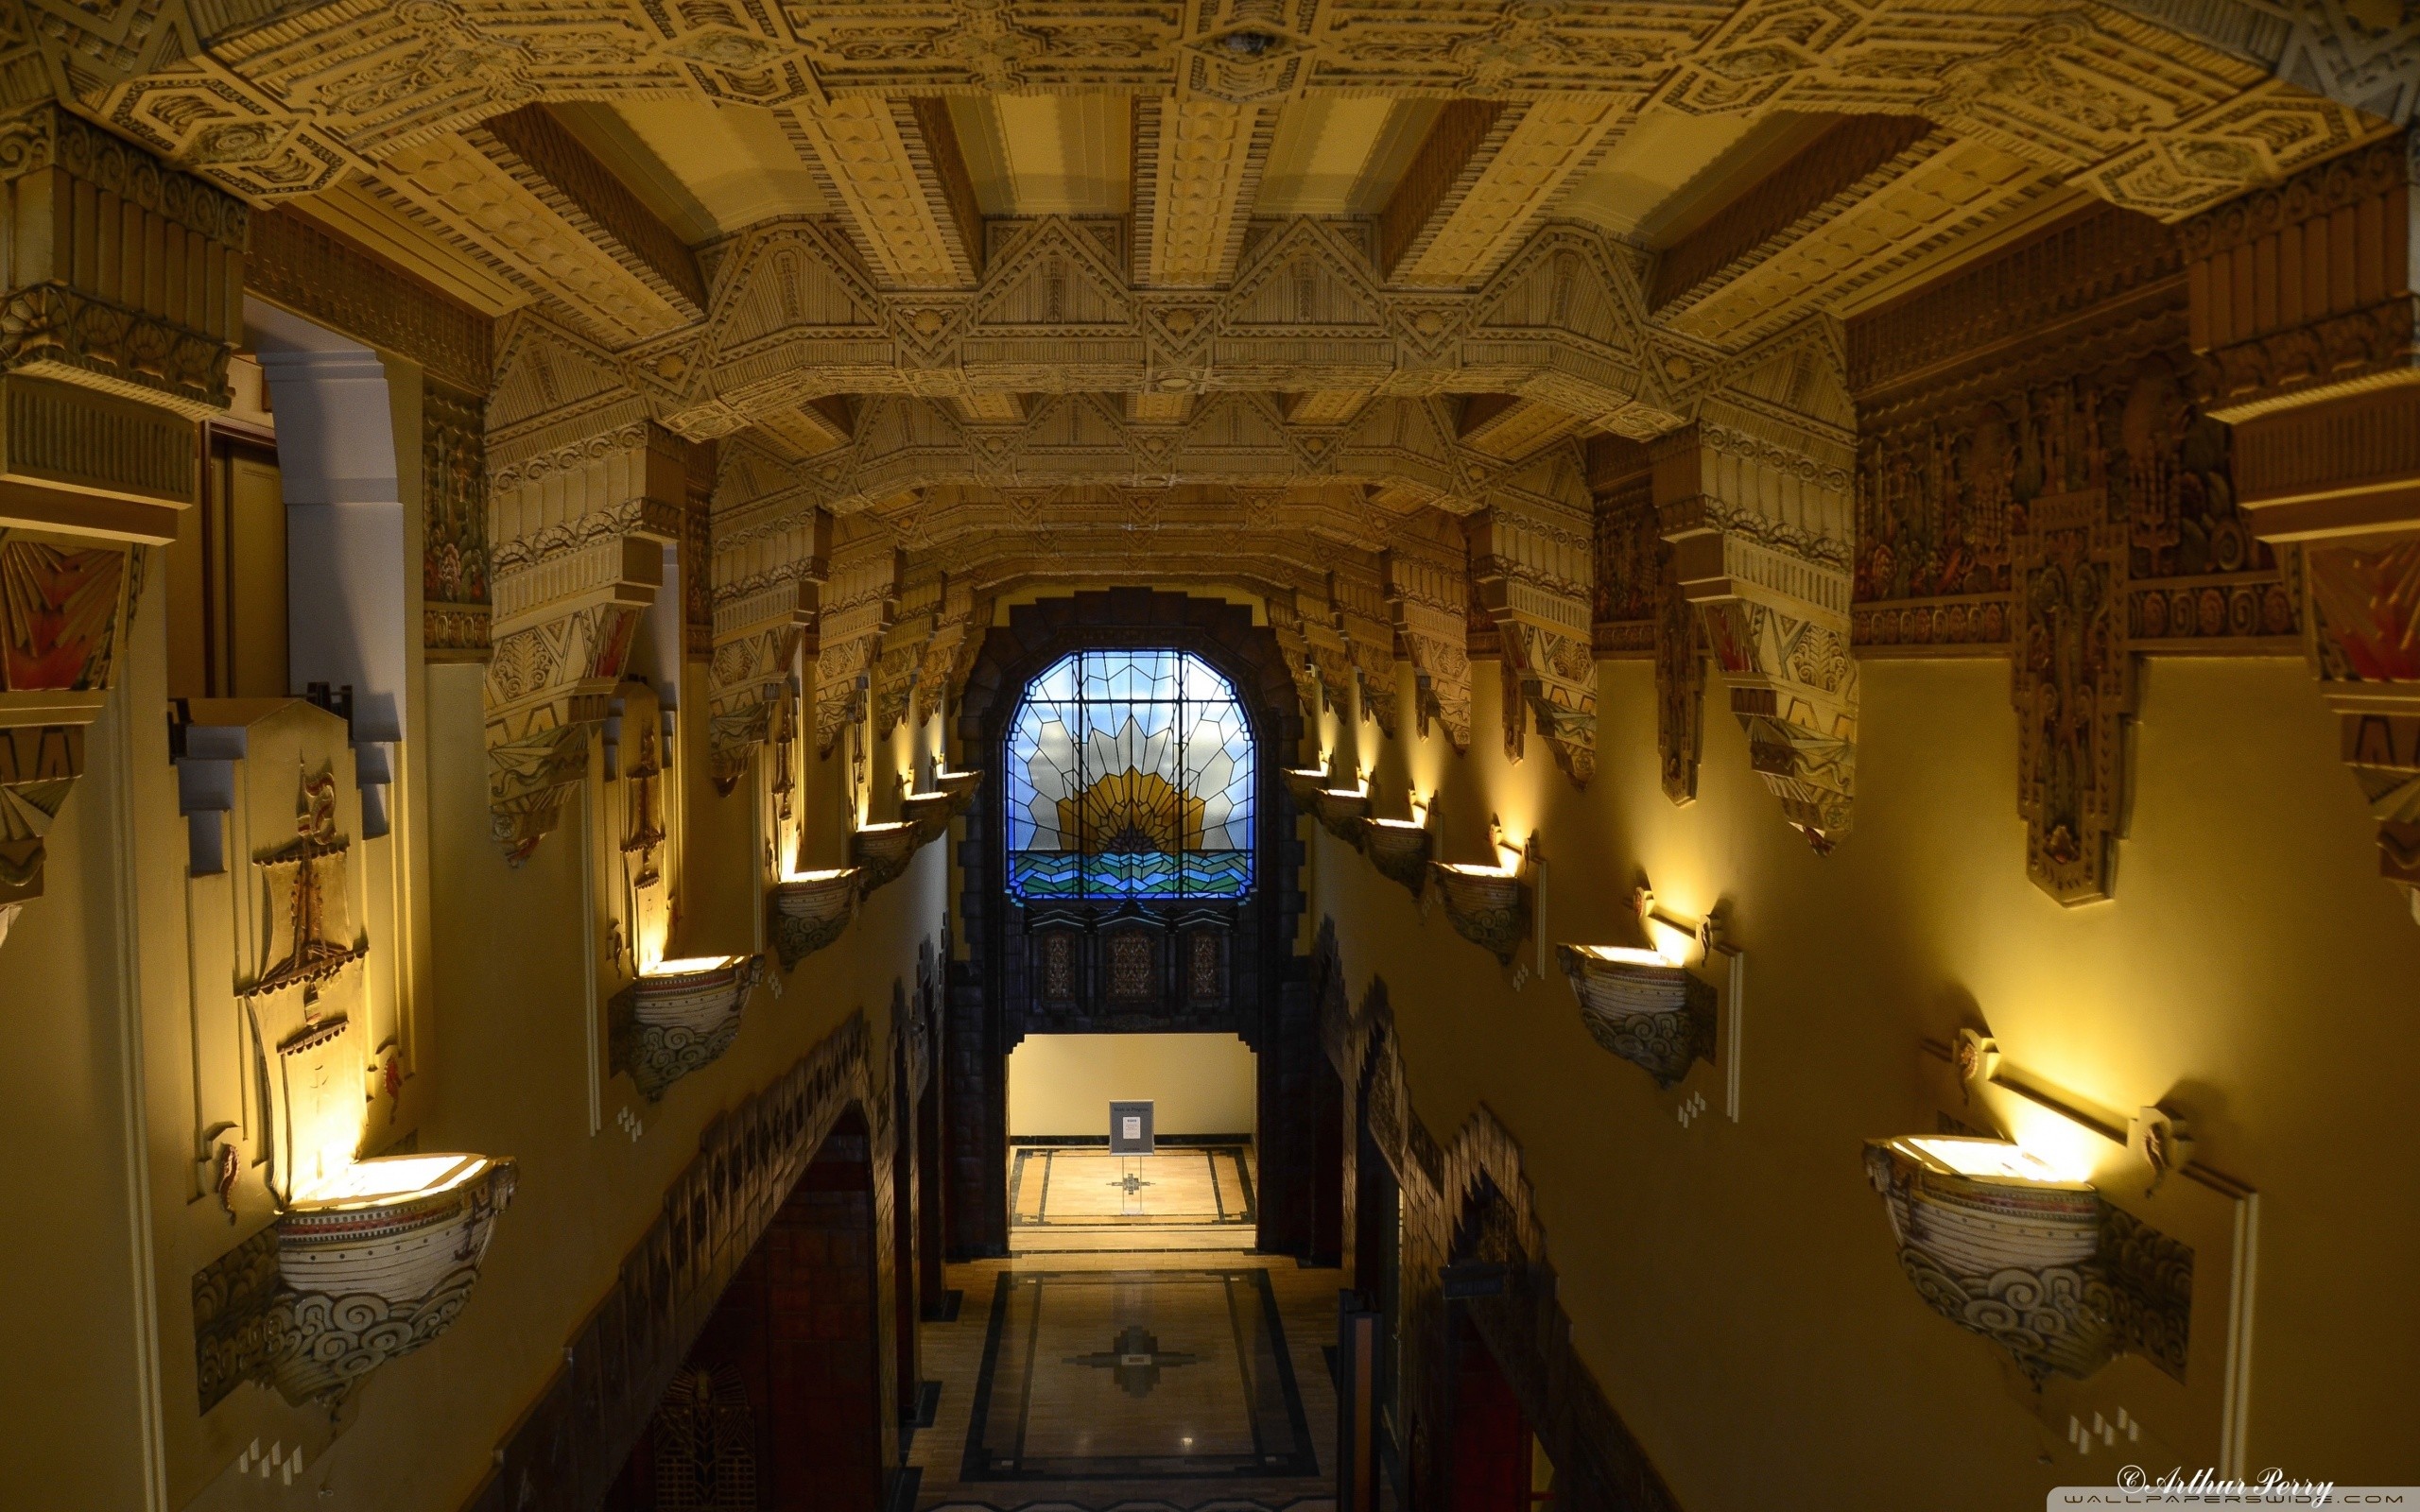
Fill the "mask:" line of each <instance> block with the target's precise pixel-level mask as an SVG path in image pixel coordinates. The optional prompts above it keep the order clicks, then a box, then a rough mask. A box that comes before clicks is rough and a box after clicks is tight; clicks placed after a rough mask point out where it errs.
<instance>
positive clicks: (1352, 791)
mask: <svg viewBox="0 0 2420 1512" xmlns="http://www.w3.org/2000/svg"><path fill="white" fill-rule="evenodd" d="M1317 809H1318V813H1319V816H1320V823H1321V824H1322V826H1324V827H1325V828H1326V830H1327V833H1330V834H1332V835H1335V836H1336V837H1337V838H1338V839H1340V840H1343V841H1346V842H1347V843H1349V844H1352V845H1355V846H1358V845H1359V844H1360V843H1361V821H1362V820H1363V819H1366V818H1368V817H1369V816H1370V784H1369V782H1368V781H1367V780H1364V781H1363V782H1361V784H1360V785H1359V786H1358V787H1323V788H1322V789H1320V792H1319V798H1318V800H1317Z"/></svg>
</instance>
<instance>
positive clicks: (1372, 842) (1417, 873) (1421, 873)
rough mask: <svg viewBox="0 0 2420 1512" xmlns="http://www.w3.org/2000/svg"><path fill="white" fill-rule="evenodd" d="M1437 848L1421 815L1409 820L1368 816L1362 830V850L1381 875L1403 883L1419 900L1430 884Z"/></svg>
mask: <svg viewBox="0 0 2420 1512" xmlns="http://www.w3.org/2000/svg"><path fill="white" fill-rule="evenodd" d="M1432 849H1433V843H1432V838H1431V836H1430V835H1429V833H1428V826H1427V825H1426V824H1425V823H1423V822H1422V821H1421V819H1420V818H1419V817H1417V816H1415V817H1412V818H1409V819H1367V820H1364V821H1363V825H1362V831H1361V851H1362V853H1363V854H1364V855H1366V856H1368V857H1369V858H1370V865H1372V866H1374V867H1375V868H1378V875H1380V876H1382V877H1385V878H1386V879H1388V880H1389V881H1391V882H1399V883H1401V884H1403V885H1404V887H1405V888H1406V889H1407V890H1408V891H1409V892H1410V894H1411V896H1412V897H1413V898H1414V899H1415V900H1417V899H1418V898H1419V897H1420V890H1421V889H1422V888H1423V887H1426V885H1428V861H1429V851H1431V850H1432Z"/></svg>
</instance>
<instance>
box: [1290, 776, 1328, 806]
mask: <svg viewBox="0 0 2420 1512" xmlns="http://www.w3.org/2000/svg"><path fill="white" fill-rule="evenodd" d="M1283 775H1284V776H1285V779H1286V794H1287V796H1288V798H1291V799H1293V800H1294V807H1295V808H1296V809H1297V810H1299V811H1300V812H1302V813H1305V814H1312V813H1316V812H1317V811H1318V808H1319V801H1320V794H1321V792H1322V790H1324V789H1325V788H1326V786H1327V784H1328V776H1327V768H1326V767H1324V766H1288V767H1287V768H1286V770H1285V772H1284V774H1283Z"/></svg>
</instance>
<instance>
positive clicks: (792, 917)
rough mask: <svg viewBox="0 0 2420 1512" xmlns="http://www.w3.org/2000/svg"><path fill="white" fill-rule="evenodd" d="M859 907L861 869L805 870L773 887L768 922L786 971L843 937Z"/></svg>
mask: <svg viewBox="0 0 2420 1512" xmlns="http://www.w3.org/2000/svg"><path fill="white" fill-rule="evenodd" d="M856 905H857V868H855V867H838V868H833V869H831V870H828V871H801V872H795V873H793V874H791V875H789V876H787V877H784V878H783V879H782V880H781V881H779V882H777V883H775V884H773V892H772V898H771V908H770V910H769V919H768V920H767V922H768V923H769V926H770V927H769V931H768V933H769V934H770V935H771V936H772V937H773V951H774V953H775V954H777V955H779V956H780V957H781V961H782V970H783V971H789V970H791V969H792V968H794V967H796V966H797V965H798V963H799V962H800V961H802V960H804V959H805V958H806V957H807V956H809V955H812V954H815V953H816V952H817V951H820V950H821V949H822V948H823V947H824V946H826V945H829V944H831V943H832V942H833V941H834V940H836V939H838V938H839V937H840V935H841V932H842V931H844V930H846V929H847V928H848V927H849V919H850V917H851V916H852V915H853V914H855V913H856Z"/></svg>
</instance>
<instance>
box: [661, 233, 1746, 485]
mask: <svg viewBox="0 0 2420 1512" xmlns="http://www.w3.org/2000/svg"><path fill="white" fill-rule="evenodd" d="M1666 346H1667V338H1665V337H1663V336H1662V335H1659V334H1658V333H1656V332H1655V331H1654V330H1652V329H1651V327H1650V326H1649V325H1648V324H1647V322H1646V318H1645V315H1644V299H1643V291H1642V287H1641V283H1640V264H1639V260H1638V258H1637V257H1636V255H1635V254H1634V252H1632V251H1630V250H1629V249H1626V248H1624V247H1622V246H1621V245H1619V244H1617V243H1616V242H1614V241H1613V240H1612V239H1611V238H1609V237H1607V236H1606V235H1605V234H1604V233H1602V232H1596V231H1591V230H1587V229H1584V228H1581V227H1577V226H1549V227H1547V228H1546V229H1545V230H1543V231H1540V232H1537V233H1535V234H1534V235H1532V236H1531V237H1530V239H1529V241H1528V242H1527V243H1526V244H1525V245H1523V246H1522V247H1521V249H1519V251H1518V252H1517V254H1516V255H1515V256H1514V257H1513V259H1512V260H1511V261H1509V262H1508V263H1506V264H1505V265H1504V266H1502V267H1500V268H1499V269H1498V270H1497V271H1496V273H1495V275H1494V276H1493V277H1492V278H1490V279H1489V280H1488V281H1487V282H1486V283H1484V284H1483V285H1482V286H1481V287H1480V288H1478V290H1476V291H1471V292H1464V291H1459V290H1455V291H1437V292H1434V293H1420V294H1410V293H1406V292H1403V291H1398V290H1390V289H1388V288H1386V287H1385V286H1384V285H1383V283H1381V282H1380V279H1379V276H1378V273H1377V270H1376V268H1375V267H1374V266H1372V265H1371V263H1370V262H1369V261H1368V256H1367V253H1366V251H1365V250H1364V249H1363V248H1362V247H1361V246H1359V245H1358V244H1357V241H1356V239H1355V238H1354V237H1352V236H1351V235H1349V234H1346V233H1344V232H1340V230H1339V229H1338V228H1336V227H1334V226H1332V225H1328V224H1325V223H1322V222H1319V221H1314V220H1308V219H1303V220H1295V221H1290V222H1287V223H1285V224H1284V225H1283V226H1281V227H1279V228H1277V229H1274V230H1272V231H1271V232H1267V233H1265V234H1263V235H1262V236H1260V237H1259V238H1258V239H1257V240H1256V241H1255V242H1254V243H1253V247H1252V249H1250V251H1249V252H1248V253H1247V254H1246V256H1245V258H1244V259H1243V261H1242V264H1241V266H1239V267H1238V268H1237V270H1236V277H1235V281H1234V283H1232V284H1230V285H1229V286H1228V287H1226V288H1224V289H1221V290H1217V291H1212V292H1207V293H1203V294H1200V295H1182V296H1170V295H1166V294H1163V293H1162V292H1161V291H1157V290H1150V289H1145V288H1140V287H1137V286H1136V285H1134V284H1133V283H1132V281H1131V280H1130V279H1129V278H1128V276H1127V275H1126V273H1125V272H1124V270H1123V269H1122V268H1121V267H1120V266H1118V265H1117V263H1116V262H1115V260H1114V259H1113V258H1111V257H1110V256H1109V255H1108V254H1107V252H1106V250H1105V249H1104V248H1103V247H1102V245H1101V244H1100V242H1099V241H1098V240H1097V239H1095V237H1094V236H1093V235H1092V234H1091V233H1090V232H1088V231H1087V230H1086V229H1084V228H1083V227H1081V226H1080V225H1079V224H1078V223H1076V222H1073V221H1069V220H1066V219H1063V218H1060V217H1045V218H1043V219H1041V220H1038V221H1035V222H1032V223H1030V224H1029V226H1027V227H1026V228H1024V229H1023V230H1022V231H1020V232H1019V233H1018V234H1017V235H1016V237H1015V239H1014V240H1013V241H1011V243H1010V244H1009V245H1008V246H1006V247H1003V248H1001V249H999V251H998V254H997V256H996V257H995V258H994V260H993V262H992V264H991V266H988V267H987V268H986V270H985V275H984V278H983V281H982V283H981V284H980V285H979V286H978V287H977V288H976V289H975V290H974V291H972V293H971V294H967V295H955V296H946V297H944V296H941V295H937V294H933V293H923V292H887V291H884V290H882V289H880V288H878V287H876V286H875V285H874V284H873V283H872V282H871V281H870V280H868V279H867V278H866V277H865V276H864V273H863V270H862V267H861V266H860V265H859V264H858V262H857V261H856V259H855V258H854V257H852V256H851V255H850V253H849V251H848V249H847V248H846V246H845V244H843V243H842V242H841V241H840V240H839V239H838V237H836V236H835V235H834V234H833V232H831V231H830V230H829V229H828V228H825V227H822V226H820V225H817V224H814V223H809V222H789V223H785V224H782V225H780V226H778V227H775V228H769V229H767V230H764V231H760V232H750V233H745V234H743V235H742V236H740V237H738V238H736V239H735V241H734V243H732V244H731V245H730V247H729V248H728V249H727V250H726V251H725V252H724V253H723V254H722V256H721V258H720V260H719V261H718V263H717V266H716V269H715V279H714V285H713V301H712V308H711V310H710V311H709V314H708V318H707V320H706V321H705V322H704V324H703V325H702V326H700V327H699V328H697V329H696V330H694V331H692V332H689V333H686V334H684V335H682V336H681V337H678V338H674V339H667V340H665V341H659V342H655V343H650V344H649V345H648V346H647V347H645V348H642V349H640V351H639V352H636V353H634V354H633V358H634V360H633V361H632V362H631V382H632V383H633V384H634V385H636V386H637V391H641V392H644V394H645V395H646V398H647V402H648V404H649V406H650V409H651V412H652V413H653V414H654V415H655V416H656V417H657V418H658V419H660V420H661V421H663V422H664V423H666V424H667V425H670V426H671V427H672V428H674V429H675V430H678V431H681V432H682V433H683V434H684V435H688V436H692V437H696V438H700V439H706V438H713V437H717V436H723V435H729V434H731V433H732V432H734V431H736V430H739V429H742V428H744V427H746V426H748V425H750V424H752V423H755V422H756V421H758V419H759V417H760V416H765V415H778V414H780V413H782V412H784V411H787V410H789V409H792V408H794V407H795V406H797V405H798V404H800V403H801V402H803V401H804V400H807V399H811V398H815V397H818V396H822V395H830V394H843V393H855V394H902V393H914V394H924V395H931V396H936V397H943V396H946V397H956V396H962V395H967V394H973V393H981V392H989V391H1012V392H1032V391H1050V392H1062V393H1064V392H1093V393H1126V394H1132V393H1136V392H1138V391H1142V390H1152V391H1155V392H1156V393H1157V394H1158V395H1160V396H1163V397H1159V398H1155V399H1154V400H1152V401H1151V403H1150V404H1149V405H1148V406H1145V407H1142V408H1137V409H1135V410H1133V411H1132V413H1133V415H1134V417H1135V418H1136V419H1137V420H1138V421H1145V422H1156V423H1167V422H1168V421H1167V417H1169V416H1172V415H1175V414H1179V413H1182V412H1183V411H1184V409H1185V408H1187V407H1188V406H1189V405H1190V404H1191V403H1192V400H1193V396H1194V395H1196V394H1198V393H1207V392H1216V391H1219V390H1249V391H1260V390H1270V389H1274V390H1278V391H1281V392H1292V393H1297V394H1305V395H1309V394H1316V395H1321V396H1323V397H1322V398H1320V399H1319V400H1318V402H1317V404H1314V405H1313V408H1312V410H1311V411H1309V412H1308V413H1315V414H1320V415H1322V416H1323V417H1334V418H1323V419H1322V420H1321V421H1317V422H1318V423H1325V424H1340V423H1342V422H1343V418H1345V417H1347V416H1348V415H1349V414H1350V413H1352V412H1356V411H1357V404H1356V403H1355V401H1354V399H1353V397H1351V396H1357V395H1374V396H1381V397H1384V396H1395V397H1410V396H1420V395H1427V394H1434V393H1440V392H1444V391H1448V390H1449V389H1450V390H1463V391H1467V390H1472V389H1478V388H1494V389H1501V390H1505V391H1513V390H1520V391H1524V392H1528V393H1530V394H1531V395H1532V396H1533V397H1535V398H1537V399H1538V400H1540V401H1542V402H1545V403H1549V404H1553V405H1554V406H1555V407H1557V408H1560V409H1563V410H1564V411H1566V412H1567V413H1569V414H1571V415H1573V416H1575V417H1577V418H1578V419H1579V420H1581V421H1586V422H1590V423H1594V424H1597V425H1599V426H1601V427H1603V428H1607V429H1611V430H1614V431H1616V432H1617V433H1620V434H1625V435H1633V436H1636V437H1640V438H1645V437H1650V436H1654V435H1658V434H1661V433H1662V432H1663V431H1666V430H1669V429H1670V428H1671V427H1672V426H1674V425H1676V424H1678V423H1679V422H1680V415H1681V413H1682V411H1683V410H1684V409H1685V407H1686V405H1687V404H1688V399H1687V395H1688V394H1689V393H1690V392H1691V391H1692V390H1693V389H1696V388H1699V387H1703V382H1704V379H1705V377H1706V375H1708V374H1710V373H1711V372H1713V371H1714V369H1715V367H1716V363H1717V360H1718V359H1719V357H1720V353H1719V352H1717V351H1715V350H1714V349H1711V348H1708V347H1706V346H1704V345H1703V344H1701V343H1694V342H1687V341H1683V342H1680V343H1678V344H1677V345H1675V346H1672V347H1670V348H1669V349H1668V350H1661V351H1659V350H1658V349H1659V348H1665V347H1666ZM1325 396H1333V397H1332V398H1331V397H1325ZM1297 403H1308V401H1297ZM1304 423H1313V421H1310V420H1308V419H1305V421H1304Z"/></svg>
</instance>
